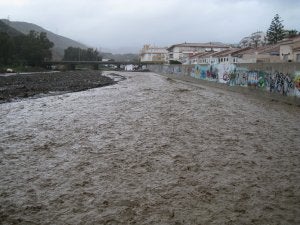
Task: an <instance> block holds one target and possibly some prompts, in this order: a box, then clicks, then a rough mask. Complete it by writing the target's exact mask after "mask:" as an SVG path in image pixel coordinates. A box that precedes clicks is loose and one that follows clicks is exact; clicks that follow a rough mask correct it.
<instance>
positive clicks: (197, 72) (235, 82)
mask: <svg viewBox="0 0 300 225" xmlns="http://www.w3.org/2000/svg"><path fill="white" fill-rule="evenodd" d="M147 68H148V69H149V70H150V71H152V72H155V73H158V74H161V75H165V76H168V77H170V78H175V79H180V80H184V81H189V82H194V83H200V84H203V85H207V86H211V87H217V88H221V89H227V90H230V91H235V92H241V93H244V94H249V95H257V96H261V97H266V98H270V99H271V100H272V101H281V102H285V103H287V104H293V105H298V106H300V63H255V64H254V63H251V64H250V63H249V64H217V65H212V66H211V65H148V66H147Z"/></svg>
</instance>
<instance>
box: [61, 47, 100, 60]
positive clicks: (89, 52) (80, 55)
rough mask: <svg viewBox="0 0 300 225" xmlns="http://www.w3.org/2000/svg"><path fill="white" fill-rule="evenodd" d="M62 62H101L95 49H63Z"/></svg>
mask: <svg viewBox="0 0 300 225" xmlns="http://www.w3.org/2000/svg"><path fill="white" fill-rule="evenodd" d="M64 60H67V61H101V57H100V56H99V52H98V51H97V50H96V49H95V50H94V49H92V48H88V49H81V48H74V47H68V48H67V49H65V54H64Z"/></svg>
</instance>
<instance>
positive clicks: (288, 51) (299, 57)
mask: <svg viewBox="0 0 300 225" xmlns="http://www.w3.org/2000/svg"><path fill="white" fill-rule="evenodd" d="M279 44H280V49H279V52H280V59H281V60H282V61H284V62H300V36H296V37H294V38H287V39H284V40H282V41H280V42H279Z"/></svg>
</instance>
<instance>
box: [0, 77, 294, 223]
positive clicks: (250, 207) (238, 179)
mask: <svg viewBox="0 0 300 225" xmlns="http://www.w3.org/2000/svg"><path fill="white" fill-rule="evenodd" d="M120 74H121V75H123V76H125V77H126V78H127V79H126V80H123V81H120V82H119V83H118V84H115V85H112V86H106V87H102V88H96V89H90V90H87V91H83V92H76V93H67V94H63V95H56V96H48V97H42V98H37V99H25V100H22V101H19V102H11V103H4V104H1V105H0V224H49V225H52V224H58V225H60V224H61V225H65V224H70V225H71V224H137V225H143V224H173V225H190V224H191V225H192V224H203V225H207V224H257V225H261V224H300V108H299V107H296V106H291V105H286V104H282V103H279V102H271V101H269V100H262V99H258V98H254V97H251V96H245V95H242V94H239V93H234V92H228V91H226V90H221V89H215V88H212V87H205V86H201V85H192V84H190V83H185V82H181V81H176V80H173V79H169V78H166V77H162V76H160V75H157V74H154V73H129V72H128V73H126V72H123V73H120Z"/></svg>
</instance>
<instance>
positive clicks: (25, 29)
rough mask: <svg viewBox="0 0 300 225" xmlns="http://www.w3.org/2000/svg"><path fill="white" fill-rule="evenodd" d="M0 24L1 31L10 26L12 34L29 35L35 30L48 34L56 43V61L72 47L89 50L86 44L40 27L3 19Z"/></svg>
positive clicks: (54, 48) (54, 51)
mask: <svg viewBox="0 0 300 225" xmlns="http://www.w3.org/2000/svg"><path fill="white" fill-rule="evenodd" d="M0 22H1V24H0V29H1V27H3V29H7V27H8V26H9V27H10V30H11V31H10V32H12V33H14V32H15V31H16V32H21V33H23V34H28V33H29V32H30V30H34V31H36V32H46V33H47V37H48V38H49V40H50V41H52V42H53V43H54V47H53V49H52V55H53V59H54V60H60V59H62V58H63V55H64V50H65V49H66V48H68V47H70V46H72V47H79V48H83V49H85V48H87V46H86V45H84V44H81V43H79V42H77V41H74V40H72V39H70V38H66V37H63V36H60V35H57V34H54V33H53V32H51V31H48V30H46V29H44V28H42V27H40V26H38V25H35V24H32V23H27V22H18V21H8V20H5V19H1V20H0ZM3 24H4V25H3ZM5 25H6V26H5ZM0 31H1V30H0Z"/></svg>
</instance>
